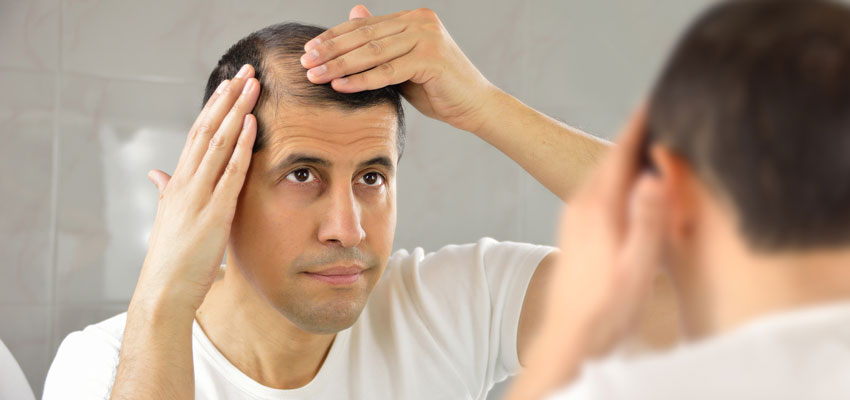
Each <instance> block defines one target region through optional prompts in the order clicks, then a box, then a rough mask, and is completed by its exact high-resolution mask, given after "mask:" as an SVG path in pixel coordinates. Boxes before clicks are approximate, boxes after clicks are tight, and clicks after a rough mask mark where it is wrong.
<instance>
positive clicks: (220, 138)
mask: <svg viewBox="0 0 850 400" xmlns="http://www.w3.org/2000/svg"><path fill="white" fill-rule="evenodd" d="M253 76H254V69H253V68H252V67H251V66H250V65H245V66H243V67H242V69H241V70H240V72H239V73H237V74H236V76H235V77H234V78H233V79H232V80H230V81H227V80H225V81H224V82H222V83H221V85H220V86H219V87H218V89H217V90H216V92H215V93H213V95H212V96H211V97H210V99H209V101H207V104H206V105H205V106H204V108H203V110H202V111H201V113H200V115H198V118H197V119H196V120H195V123H194V124H193V125H192V128H191V130H190V131H189V134H188V137H187V139H186V144H185V146H184V147H183V152H182V154H181V155H180V159H179V161H178V162H177V167H176V168H175V170H174V176H173V177H170V176H168V174H166V173H164V172H162V171H159V170H153V171H151V172H150V173H149V174H148V177H149V178H150V179H151V181H153V183H154V184H155V185H156V187H157V190H158V191H159V204H158V207H157V213H156V220H155V222H154V226H153V230H152V232H151V236H150V240H149V242H148V252H147V256H146V257H145V261H144V265H143V267H142V271H141V275H140V277H139V282H138V284H137V285H136V291H135V293H134V294H133V300H132V303H131V310H132V309H134V307H143V308H145V309H147V310H149V311H154V310H161V309H163V308H165V309H168V310H169V312H178V313H180V314H181V315H186V316H187V317H189V316H190V315H191V316H193V315H194V312H195V310H197V309H198V307H200V305H201V303H202V302H203V300H204V297H205V296H206V294H207V292H208V291H209V289H210V287H211V286H212V283H213V281H214V280H215V276H216V273H217V272H218V270H219V266H220V264H221V259H222V257H223V255H224V250H225V247H226V244H227V240H228V238H229V236H230V226H231V223H232V221H233V215H234V213H235V210H236V200H237V198H238V196H239V193H240V191H241V190H242V185H243V183H244V181H245V175H246V171H247V170H248V166H249V163H250V160H251V153H252V148H253V145H254V139H255V136H256V130H257V123H256V119H255V118H254V115H253V114H251V110H252V109H253V108H254V105H255V104H256V102H257V98H258V97H259V92H260V87H259V86H260V85H259V82H258V81H257V80H256V79H254V77H253ZM189 318H191V317H189Z"/></svg>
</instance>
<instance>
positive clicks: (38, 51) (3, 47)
mask: <svg viewBox="0 0 850 400" xmlns="http://www.w3.org/2000/svg"><path fill="white" fill-rule="evenodd" d="M0 10H2V11H0V54H2V55H3V57H0V66H2V67H14V68H24V69H28V70H38V71H55V70H56V69H57V68H58V62H59V15H60V5H59V0H0Z"/></svg>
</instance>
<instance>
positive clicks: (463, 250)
mask: <svg viewBox="0 0 850 400" xmlns="http://www.w3.org/2000/svg"><path fill="white" fill-rule="evenodd" d="M553 250H554V248H553V247H549V246H542V245H536V244H530V243H518V242H510V241H497V240H495V239H493V238H483V239H481V240H478V241H477V242H475V243H468V244H461V245H457V244H451V245H447V246H444V247H442V248H441V249H439V250H437V251H433V252H430V253H426V252H425V251H424V250H423V249H422V248H421V247H417V248H415V249H414V250H413V251H408V250H398V251H396V252H395V253H393V255H392V256H391V257H390V260H389V262H388V266H387V269H388V270H395V269H410V268H431V269H433V268H452V267H455V266H458V265H477V266H491V265H497V264H498V265H503V264H522V263H529V262H531V263H534V264H535V265H536V264H537V263H539V262H540V261H541V260H542V259H543V258H544V257H545V256H546V255H547V254H549V253H550V252H552V251H553Z"/></svg>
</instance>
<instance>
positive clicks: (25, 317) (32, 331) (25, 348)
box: [0, 304, 50, 398]
mask: <svg viewBox="0 0 850 400" xmlns="http://www.w3.org/2000/svg"><path fill="white" fill-rule="evenodd" d="M0 321H3V323H2V324H0V338H2V339H3V343H4V344H6V347H8V348H9V351H11V352H12V355H13V356H15V360H16V361H17V362H18V365H20V366H21V369H22V370H23V371H24V375H26V377H27V380H28V381H29V384H30V387H31V388H32V389H33V392H34V393H35V396H36V398H40V397H41V391H42V389H43V387H44V378H45V376H46V375H47V367H48V365H49V354H48V346H47V344H48V343H49V342H50V320H49V310H48V307H47V306H45V305H6V304H0Z"/></svg>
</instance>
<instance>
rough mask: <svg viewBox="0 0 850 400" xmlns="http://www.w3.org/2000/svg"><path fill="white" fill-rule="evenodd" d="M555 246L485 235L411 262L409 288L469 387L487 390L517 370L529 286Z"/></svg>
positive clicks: (408, 274)
mask: <svg viewBox="0 0 850 400" xmlns="http://www.w3.org/2000/svg"><path fill="white" fill-rule="evenodd" d="M553 250H554V248H552V247H548V246H539V245H532V244H525V243H514V242H497V241H495V240H493V239H489V238H485V239H482V240H480V241H479V242H477V243H475V244H469V245H462V246H446V247H444V248H442V249H440V250H439V251H437V252H434V253H430V254H428V255H424V257H423V258H422V259H421V260H420V261H419V262H418V263H417V262H413V263H409V265H410V266H411V268H410V269H409V271H406V272H407V274H406V275H407V279H406V281H407V282H406V286H407V287H408V292H409V293H410V294H411V298H412V300H413V301H414V302H415V303H417V307H418V309H419V313H420V314H421V317H422V318H423V319H424V320H425V324H426V326H427V327H428V329H429V330H430V332H429V333H430V334H431V336H432V337H433V339H434V340H435V341H436V342H438V343H439V344H440V347H442V348H443V349H445V351H446V354H447V357H448V358H450V359H451V360H452V361H453V362H454V363H455V365H456V366H457V371H458V373H459V374H461V375H462V377H463V379H464V381H466V382H468V384H469V385H470V391H471V393H480V391H482V390H483V391H486V390H489V389H490V388H491V387H492V385H493V384H495V383H496V382H499V381H501V380H503V379H505V378H507V377H508V376H510V375H512V374H514V373H516V372H517V371H518V369H519V367H520V364H519V358H518V356H517V346H516V344H517V330H518V325H519V318H520V313H521V311H522V304H523V301H524V300H525V293H526V289H527V288H528V284H529V282H530V281H531V278H532V276H533V275H534V271H535V270H536V269H537V266H538V265H539V264H540V262H541V261H542V260H543V258H544V257H545V256H546V255H547V254H549V253H550V252H552V251H553ZM415 256H416V255H415V252H414V254H413V255H412V256H411V257H412V258H416V257H415Z"/></svg>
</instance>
